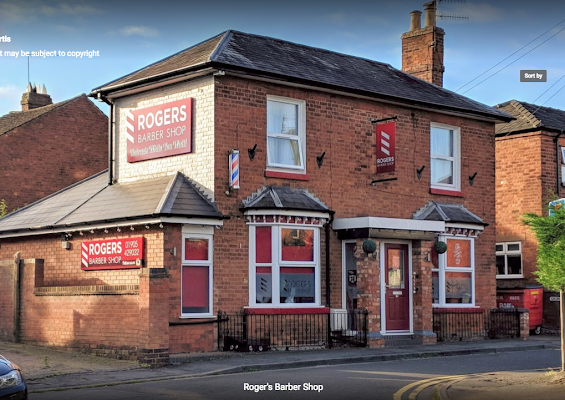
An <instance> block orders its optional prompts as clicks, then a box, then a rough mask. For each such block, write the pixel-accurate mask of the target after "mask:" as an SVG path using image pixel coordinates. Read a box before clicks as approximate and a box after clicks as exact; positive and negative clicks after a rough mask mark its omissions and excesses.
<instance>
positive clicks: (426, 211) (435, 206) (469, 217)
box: [412, 201, 488, 226]
mask: <svg viewBox="0 0 565 400" xmlns="http://www.w3.org/2000/svg"><path fill="white" fill-rule="evenodd" d="M412 217H413V218H414V219H418V220H425V221H444V222H452V223H457V222H459V223H468V224H478V225H485V226H486V225H488V224H487V223H485V222H484V221H483V220H482V219H481V218H479V217H478V216H476V215H475V214H473V213H472V212H471V211H469V210H468V209H467V208H466V207H465V206H464V205H463V204H454V203H439V202H436V201H430V202H428V203H427V204H426V205H425V206H424V207H422V208H420V209H419V210H418V211H416V212H415V213H414V214H413V216H412Z"/></svg>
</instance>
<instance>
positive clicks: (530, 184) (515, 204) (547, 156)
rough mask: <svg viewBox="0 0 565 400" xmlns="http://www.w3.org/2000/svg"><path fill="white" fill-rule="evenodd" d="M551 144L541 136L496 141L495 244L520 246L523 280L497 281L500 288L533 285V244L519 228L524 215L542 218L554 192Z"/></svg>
mask: <svg viewBox="0 0 565 400" xmlns="http://www.w3.org/2000/svg"><path fill="white" fill-rule="evenodd" d="M555 163H556V159H555V144H554V143H553V139H552V137H551V136H548V135H542V134H541V132H539V131H538V132H531V133H524V134H518V135H508V136H502V137H499V138H497V139H496V213H497V214H496V219H497V221H496V222H497V230H496V235H497V241H520V242H521V243H522V268H523V274H524V279H523V280H522V279H520V280H510V279H508V280H500V279H499V280H498V282H497V283H498V285H499V286H501V287H509V286H517V285H518V286H519V285H524V284H531V283H536V281H535V276H534V275H533V272H534V271H535V270H536V257H537V241H536V239H535V236H534V235H533V233H532V232H531V230H530V229H528V228H527V227H525V226H524V225H522V223H521V220H522V216H523V214H524V213H526V212H533V213H536V214H538V215H546V213H547V204H548V202H549V200H550V191H553V192H554V193H555V192H556V189H557V188H556V174H555V165H556V164H555Z"/></svg>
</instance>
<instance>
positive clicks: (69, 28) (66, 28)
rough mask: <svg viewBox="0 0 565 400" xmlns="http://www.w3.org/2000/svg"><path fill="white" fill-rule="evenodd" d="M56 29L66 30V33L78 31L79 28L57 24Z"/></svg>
mask: <svg viewBox="0 0 565 400" xmlns="http://www.w3.org/2000/svg"><path fill="white" fill-rule="evenodd" d="M55 29H57V30H58V31H60V32H66V33H76V32H78V30H77V29H75V28H73V27H72V26H67V25H55Z"/></svg>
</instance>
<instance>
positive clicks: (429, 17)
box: [424, 0, 436, 28]
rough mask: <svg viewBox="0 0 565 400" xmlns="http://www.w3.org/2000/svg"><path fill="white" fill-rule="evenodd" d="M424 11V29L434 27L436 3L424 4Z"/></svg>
mask: <svg viewBox="0 0 565 400" xmlns="http://www.w3.org/2000/svg"><path fill="white" fill-rule="evenodd" d="M424 10H425V11H426V25H425V26H424V28H427V27H430V26H435V25H436V2H435V0H434V1H428V2H427V3H424Z"/></svg>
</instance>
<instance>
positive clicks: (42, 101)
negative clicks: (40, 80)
mask: <svg viewBox="0 0 565 400" xmlns="http://www.w3.org/2000/svg"><path fill="white" fill-rule="evenodd" d="M41 92H42V93H39V92H38V88H37V87H36V86H35V84H34V85H33V86H31V83H28V84H27V88H26V92H25V93H24V94H23V95H22V101H20V104H21V105H22V111H28V110H33V109H34V108H38V107H43V106H48V105H49V104H53V100H51V96H49V95H48V94H47V90H46V89H45V85H43V90H42V91H41Z"/></svg>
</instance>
